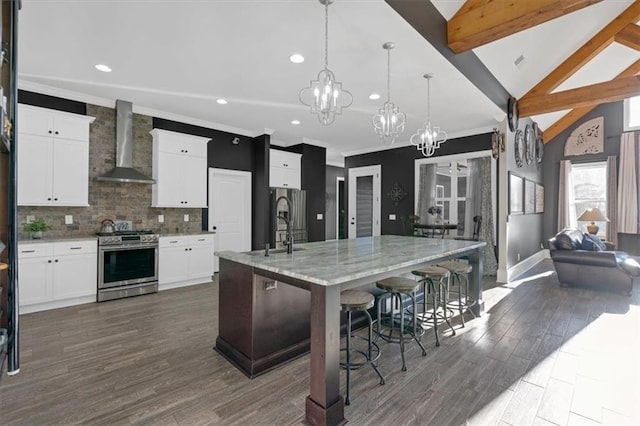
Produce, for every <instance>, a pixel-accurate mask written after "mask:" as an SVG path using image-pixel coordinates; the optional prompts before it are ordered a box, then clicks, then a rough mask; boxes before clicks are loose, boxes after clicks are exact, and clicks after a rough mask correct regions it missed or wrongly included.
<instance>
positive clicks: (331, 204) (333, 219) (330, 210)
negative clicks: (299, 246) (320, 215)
mask: <svg viewBox="0 0 640 426" xmlns="http://www.w3.org/2000/svg"><path fill="white" fill-rule="evenodd" d="M338 177H344V167H336V166H327V169H326V194H327V195H326V196H327V200H326V205H327V208H326V214H325V237H326V239H327V240H335V239H337V238H338V231H337V223H338V217H337V210H336V204H337V202H336V195H337V183H336V182H337V181H338Z"/></svg>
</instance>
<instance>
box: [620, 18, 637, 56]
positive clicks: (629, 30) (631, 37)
mask: <svg viewBox="0 0 640 426" xmlns="http://www.w3.org/2000/svg"><path fill="white" fill-rule="evenodd" d="M614 40H615V41H616V42H617V43H620V44H622V45H625V46H627V47H629V48H631V49H635V50H640V26H638V25H636V24H629V25H627V26H626V27H624V28H623V29H622V30H620V32H619V33H618V34H616V36H615V37H614Z"/></svg>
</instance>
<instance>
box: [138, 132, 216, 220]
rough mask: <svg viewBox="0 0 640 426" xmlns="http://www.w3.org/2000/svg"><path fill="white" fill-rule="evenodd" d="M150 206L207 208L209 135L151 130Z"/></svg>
mask: <svg viewBox="0 0 640 426" xmlns="http://www.w3.org/2000/svg"><path fill="white" fill-rule="evenodd" d="M151 135H152V136H153V178H154V179H155V180H156V183H154V184H153V185H152V190H151V198H152V200H151V206H152V207H182V208H200V207H207V143H208V142H209V140H210V139H209V138H203V137H199V136H192V135H186V134H182V133H176V132H170V131H167V130H160V129H153V130H152V131H151Z"/></svg>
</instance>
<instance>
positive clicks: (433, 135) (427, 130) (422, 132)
mask: <svg viewBox="0 0 640 426" xmlns="http://www.w3.org/2000/svg"><path fill="white" fill-rule="evenodd" d="M432 77H433V75H432V74H425V75H424V78H426V79H427V122H426V124H425V125H424V127H422V128H421V129H418V131H417V132H416V133H415V134H414V135H413V136H411V139H410V142H411V144H412V145H415V146H416V149H417V150H418V151H422V155H424V156H425V157H430V156H432V155H433V154H434V153H435V151H436V149H438V148H440V145H442V144H443V143H444V142H446V141H447V132H445V131H444V130H442V129H440V127H438V126H434V125H432V124H431V84H430V83H431V78H432Z"/></svg>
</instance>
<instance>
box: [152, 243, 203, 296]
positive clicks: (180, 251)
mask: <svg viewBox="0 0 640 426" xmlns="http://www.w3.org/2000/svg"><path fill="white" fill-rule="evenodd" d="M213 252H214V246H213V234H199V235H180V236H175V237H160V243H159V258H158V283H159V289H160V290H166V289H168V288H175V287H183V286H187V285H193V284H202V283H206V282H209V281H211V277H212V276H213V273H214V271H213Z"/></svg>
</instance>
